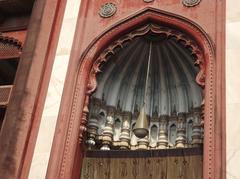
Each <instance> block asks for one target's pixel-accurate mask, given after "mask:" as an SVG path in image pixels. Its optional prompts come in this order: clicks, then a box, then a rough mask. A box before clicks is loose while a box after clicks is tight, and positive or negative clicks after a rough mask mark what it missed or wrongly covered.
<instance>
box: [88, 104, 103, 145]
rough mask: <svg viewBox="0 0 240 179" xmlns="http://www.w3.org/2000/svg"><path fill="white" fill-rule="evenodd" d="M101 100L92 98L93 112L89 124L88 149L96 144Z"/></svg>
mask: <svg viewBox="0 0 240 179" xmlns="http://www.w3.org/2000/svg"><path fill="white" fill-rule="evenodd" d="M100 106H101V101H100V100H99V99H92V103H91V114H90V117H89V119H88V124H87V140H86V144H87V145H88V149H93V148H94V146H95V144H96V136H97V131H98V112H99V110H100Z"/></svg>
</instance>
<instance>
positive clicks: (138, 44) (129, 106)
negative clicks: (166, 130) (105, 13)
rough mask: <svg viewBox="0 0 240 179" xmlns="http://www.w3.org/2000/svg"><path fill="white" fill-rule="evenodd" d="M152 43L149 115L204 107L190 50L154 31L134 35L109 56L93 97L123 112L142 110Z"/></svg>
mask: <svg viewBox="0 0 240 179" xmlns="http://www.w3.org/2000/svg"><path fill="white" fill-rule="evenodd" d="M150 43H152V53H151V63H150V71H149V81H148V84H147V86H148V90H147V97H146V108H147V109H146V112H147V114H149V115H152V114H153V113H154V112H158V114H159V115H170V114H171V113H172V112H177V113H179V112H188V111H189V110H190V109H191V108H193V107H199V106H201V102H202V89H201V87H200V86H199V85H198V84H197V83H196V81H195V78H196V75H197V73H198V71H199V69H198V67H196V66H195V65H194V61H195V59H194V56H192V53H191V49H190V48H186V46H185V45H183V44H182V43H181V42H180V41H178V40H177V39H176V38H174V37H166V36H164V35H161V34H153V33H152V34H149V33H148V34H147V35H144V36H139V37H135V38H134V39H133V40H132V41H130V42H128V43H124V45H123V48H121V49H120V48H119V49H117V50H115V54H114V55H111V56H109V57H108V58H109V59H108V60H107V63H106V64H104V65H103V67H102V68H101V70H102V71H103V72H102V73H100V74H99V75H98V77H97V82H98V87H97V90H96V92H95V93H94V97H95V98H99V99H104V101H105V102H106V105H109V106H116V107H118V108H121V110H122V111H128V112H134V110H136V109H137V110H139V109H140V107H141V106H142V105H143V100H144V99H143V98H144V90H145V81H146V76H147V66H148V65H147V64H148V56H149V51H150V50H149V49H150V48H149V46H150Z"/></svg>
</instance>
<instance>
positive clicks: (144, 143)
mask: <svg viewBox="0 0 240 179" xmlns="http://www.w3.org/2000/svg"><path fill="white" fill-rule="evenodd" d="M137 143H138V147H137V149H138V150H148V145H149V137H148V136H146V137H144V138H142V139H138V142H137Z"/></svg>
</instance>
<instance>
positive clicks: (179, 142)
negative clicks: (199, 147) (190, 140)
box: [176, 113, 186, 148]
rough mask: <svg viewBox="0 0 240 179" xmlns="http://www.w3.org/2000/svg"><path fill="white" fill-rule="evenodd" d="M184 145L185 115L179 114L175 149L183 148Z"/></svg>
mask: <svg viewBox="0 0 240 179" xmlns="http://www.w3.org/2000/svg"><path fill="white" fill-rule="evenodd" d="M185 144H186V115H185V113H179V114H178V119H177V138H176V147H177V148H184V147H185Z"/></svg>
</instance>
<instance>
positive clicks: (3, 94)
mask: <svg viewBox="0 0 240 179" xmlns="http://www.w3.org/2000/svg"><path fill="white" fill-rule="evenodd" d="M12 87H13V86H12V85H6V86H0V106H7V105H8V102H9V99H10V95H11V92H12Z"/></svg>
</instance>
